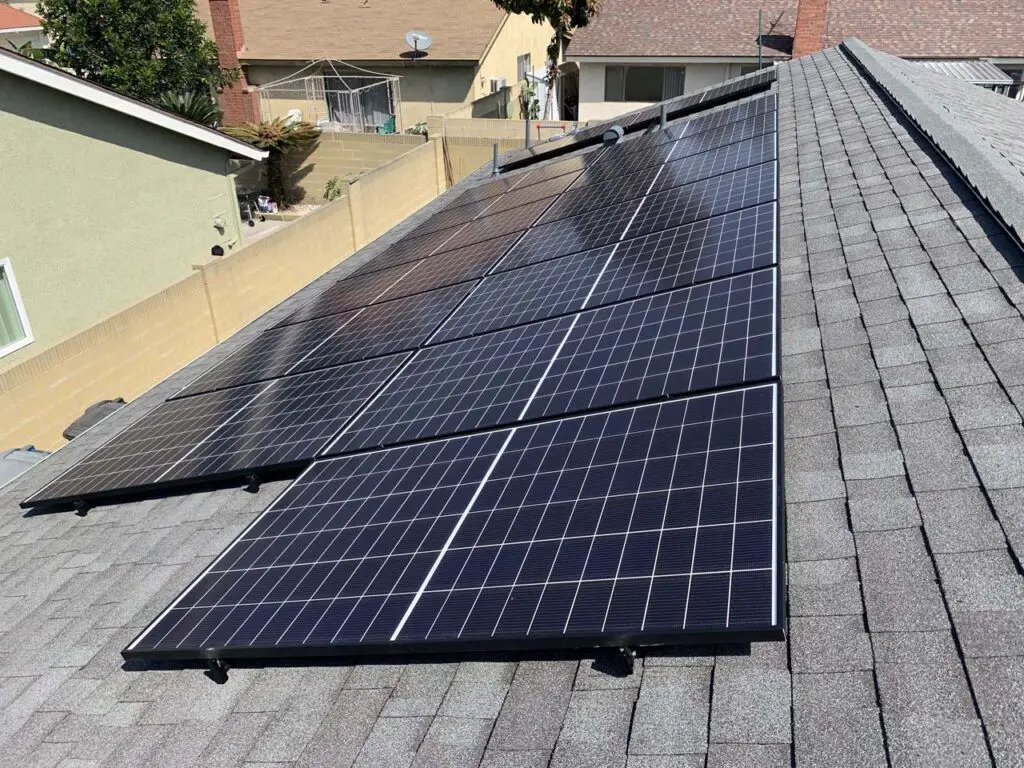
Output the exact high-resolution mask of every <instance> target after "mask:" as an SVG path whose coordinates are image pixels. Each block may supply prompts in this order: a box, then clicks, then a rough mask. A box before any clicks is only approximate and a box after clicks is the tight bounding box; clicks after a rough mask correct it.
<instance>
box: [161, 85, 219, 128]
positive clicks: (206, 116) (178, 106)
mask: <svg viewBox="0 0 1024 768" xmlns="http://www.w3.org/2000/svg"><path fill="white" fill-rule="evenodd" d="M156 105H157V106H158V107H160V108H162V109H166V110H167V111H168V112H173V113H174V114H176V115H180V116H181V117H184V118H185V119H186V120H191V121H192V122H193V123H199V124H200V125H208V126H210V127H211V128H215V127H216V126H217V125H218V124H219V123H220V121H221V118H223V117H224V113H223V112H221V111H220V109H218V108H217V102H215V101H214V100H213V98H212V97H211V96H210V95H209V94H206V93H196V92H194V91H189V92H188V93H165V94H163V95H162V96H161V97H160V98H158V99H157V100H156Z"/></svg>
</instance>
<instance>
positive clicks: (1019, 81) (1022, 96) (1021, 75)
mask: <svg viewBox="0 0 1024 768" xmlns="http://www.w3.org/2000/svg"><path fill="white" fill-rule="evenodd" d="M1000 69H1002V70H1003V72H1005V73H1006V74H1008V75H1009V76H1010V77H1012V78H1013V85H1011V86H1010V92H1009V94H1007V95H1008V96H1009V97H1010V98H1011V99H1019V100H1021V101H1024V69H1022V68H1020V67H1005V66H1004V67H1000Z"/></svg>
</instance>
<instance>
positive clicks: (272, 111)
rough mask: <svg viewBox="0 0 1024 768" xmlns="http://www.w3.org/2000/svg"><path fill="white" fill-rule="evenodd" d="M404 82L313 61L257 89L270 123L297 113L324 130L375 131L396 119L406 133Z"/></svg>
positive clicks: (347, 66) (398, 128)
mask: <svg viewBox="0 0 1024 768" xmlns="http://www.w3.org/2000/svg"><path fill="white" fill-rule="evenodd" d="M399 80H400V78H399V77H398V76H397V75H388V74H384V73H382V72H373V71H372V70H368V69H363V68H361V67H357V66H355V65H354V64H348V63H347V62H344V61H337V60H335V59H320V60H318V61H312V62H310V63H309V64H307V65H306V66H305V67H303V68H302V69H300V70H299V71H298V72H295V73H293V74H291V75H289V76H288V77H284V78H281V79H280V80H275V81H273V82H270V83H266V84H265V85H260V86H258V87H257V89H256V91H257V93H258V94H259V97H260V112H261V114H262V117H263V119H264V120H272V119H274V118H278V117H289V116H291V115H296V107H290V106H288V105H289V104H295V103H301V104H303V105H304V106H303V108H301V109H298V110H297V111H298V114H297V119H300V120H305V121H307V122H310V123H314V124H315V125H318V126H319V127H320V128H321V130H324V131H338V132H345V133H374V132H375V131H376V130H377V128H378V126H381V125H384V124H386V123H387V122H388V121H389V119H390V117H391V116H392V115H394V118H395V132H396V133H401V132H402V96H401V89H400V87H399Z"/></svg>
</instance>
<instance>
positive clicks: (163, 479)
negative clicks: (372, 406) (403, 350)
mask: <svg viewBox="0 0 1024 768" xmlns="http://www.w3.org/2000/svg"><path fill="white" fill-rule="evenodd" d="M408 357H409V355H408V354H405V355H395V356H391V357H384V358H377V359H376V360H370V361H365V362H360V363H355V364H353V365H345V366H341V367H338V368H329V369H326V370H321V371H316V372H315V373H306V374H300V375H298V376H291V377H288V378H283V379H275V380H274V381H271V382H263V383H260V384H249V385H244V386H241V387H236V388H233V389H226V390H220V391H218V392H213V393H209V394H203V395H196V396H195V397H189V398H185V399H183V400H170V401H168V402H166V403H163V404H162V405H160V406H159V407H157V408H156V409H155V410H154V411H153V412H152V413H150V414H147V415H146V416H144V417H142V418H141V419H140V420H139V421H137V422H136V423H135V424H133V425H132V426H131V427H129V428H128V429H126V430H125V431H123V432H121V433H119V434H118V435H116V436H114V437H113V438H112V439H111V440H109V441H108V442H107V443H105V444H104V445H102V446H101V447H100V448H99V449H97V450H96V451H93V452H92V453H91V454H89V455H88V456H87V457H86V458H85V459H83V460H82V461H80V462H78V463H77V464H75V465H74V466H73V467H71V469H69V470H68V471H67V472H65V473H64V474H62V475H61V476H60V477H58V478H57V479H56V480H54V481H53V482H52V483H50V484H49V485H47V486H46V487H45V488H43V489H42V490H40V491H39V492H38V493H36V494H34V495H33V496H32V497H31V498H30V499H28V500H26V502H25V506H39V505H45V504H57V503H62V502H69V501H78V500H86V499H90V498H94V497H96V496H104V495H109V494H110V492H111V491H125V490H137V489H139V488H145V487H152V486H158V485H166V484H173V483H175V482H178V481H182V480H187V479H196V478H204V479H208V480H212V479H215V478H220V477H228V476H232V475H237V474H242V473H248V472H253V471H256V470H261V469H262V470H266V469H267V468H271V467H285V466H288V465H294V464H296V463H297V462H301V461H307V460H309V459H312V458H313V457H314V456H316V455H317V454H318V453H319V452H320V451H321V450H322V449H323V448H324V447H325V446H326V444H327V443H328V442H330V440H331V439H332V438H333V437H334V436H335V435H336V434H337V433H338V431H339V430H340V429H341V428H342V427H343V426H344V425H345V423H346V422H347V421H348V420H349V419H350V418H351V417H352V416H353V415H354V414H355V412H356V410H357V409H358V408H359V406H361V405H362V404H363V403H364V402H365V401H366V400H367V399H368V398H369V397H370V396H371V395H373V393H374V392H375V391H376V390H377V389H378V388H379V387H380V385H381V384H383V383H384V381H385V380H386V379H387V378H388V377H389V376H390V375H391V374H392V373H394V372H395V371H396V370H397V369H398V367H399V366H400V365H401V363H402V362H404V361H405V360H407V359H408Z"/></svg>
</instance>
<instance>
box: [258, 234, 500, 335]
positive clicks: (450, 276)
mask: <svg viewBox="0 0 1024 768" xmlns="http://www.w3.org/2000/svg"><path fill="white" fill-rule="evenodd" d="M518 237H519V235H518V234H512V235H506V236H505V237H504V238H502V239H501V241H500V242H499V241H492V242H493V246H492V247H490V248H488V249H478V248H473V247H469V248H464V249H460V250H457V251H452V252H451V253H446V254H445V255H444V258H426V259H421V260H420V261H414V262H410V263H408V264H402V265H400V266H397V267H392V268H391V269H387V270H383V271H381V272H371V273H370V274H368V275H359V276H357V277H350V278H347V279H345V280H341V281H339V282H337V283H335V284H334V285H332V286H331V287H330V288H328V289H327V290H326V291H324V292H323V293H322V294H321V295H320V296H319V297H317V298H316V299H314V300H313V301H311V302H310V303H308V304H307V305H306V306H304V307H302V308H301V309H299V310H298V311H296V312H293V313H292V314H290V315H288V317H286V318H285V319H284V320H282V321H281V322H280V323H278V325H279V326H283V325H292V324H294V323H301V322H305V321H307V320H312V319H314V318H317V317H326V316H327V315H334V314H337V313H339V312H342V311H344V310H346V309H350V308H352V307H362V306H367V305H369V304H380V303H382V302H385V301H390V300H391V299H399V298H402V297H404V296H413V295H415V294H417V293H425V292H426V291H432V290H434V289H435V288H443V287H445V286H448V285H454V284H456V283H461V282H465V281H467V280H473V279H475V278H478V277H481V276H482V275H483V274H484V273H486V272H487V271H488V270H489V269H490V268H491V267H492V266H494V265H495V264H496V263H497V262H498V260H499V259H500V258H501V257H502V255H503V254H504V253H505V251H506V250H507V249H508V248H510V247H511V246H512V245H513V243H515V241H516V240H517V239H518ZM379 275H380V276H383V277H382V278H381V279H380V280H379V281H378V280H375V278H377V277H378V276H379ZM371 286H372V287H371ZM381 286H384V287H383V288H381ZM356 302H360V303H356Z"/></svg>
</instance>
